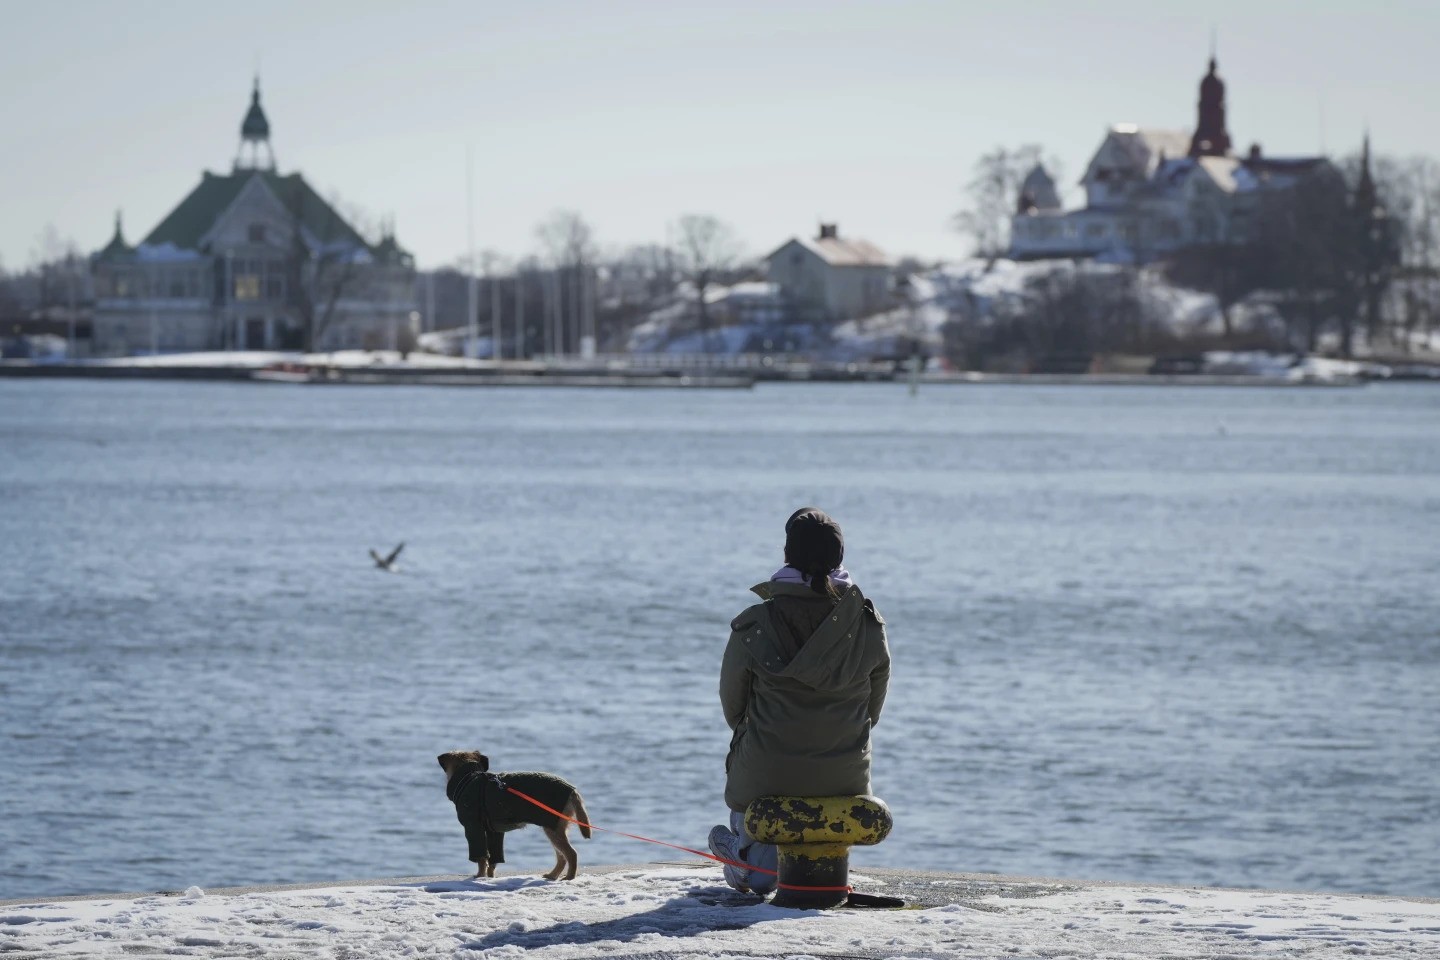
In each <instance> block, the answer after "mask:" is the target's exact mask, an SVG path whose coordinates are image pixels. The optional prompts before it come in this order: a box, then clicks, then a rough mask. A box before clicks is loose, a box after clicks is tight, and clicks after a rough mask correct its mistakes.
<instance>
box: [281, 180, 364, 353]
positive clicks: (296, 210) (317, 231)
mask: <svg viewBox="0 0 1440 960" xmlns="http://www.w3.org/2000/svg"><path fill="white" fill-rule="evenodd" d="M291 189H292V190H293V193H292V194H291V196H290V197H289V198H287V199H288V200H289V202H288V203H287V204H286V208H287V210H289V212H290V238H289V241H290V242H289V249H288V251H287V256H286V261H285V263H286V268H285V283H286V287H287V288H288V294H289V299H290V302H291V304H292V305H293V306H294V307H295V310H296V313H297V315H298V318H299V321H300V339H301V342H302V343H303V344H304V349H305V350H306V352H311V353H313V352H314V351H316V350H317V349H318V348H319V346H320V344H321V343H323V342H324V339H325V334H326V333H327V332H328V331H329V329H330V326H331V324H332V323H333V322H334V320H335V317H336V313H337V308H338V307H339V305H340V301H341V300H342V299H343V298H344V297H345V296H346V294H347V293H353V292H354V290H355V287H356V286H358V284H359V282H360V280H361V277H362V270H361V264H360V261H359V258H358V257H357V256H356V254H358V253H359V252H360V251H359V249H358V247H357V245H356V243H355V239H356V238H355V237H351V236H350V234H351V230H349V229H347V225H346V223H345V221H344V220H343V219H342V218H341V216H340V214H339V213H337V212H336V208H335V204H334V203H325V202H323V201H321V200H320V198H319V197H318V196H316V195H315V194H314V193H313V192H312V191H311V190H310V189H309V188H308V187H307V186H306V185H305V184H304V183H302V182H301V181H300V179H299V178H298V177H297V178H295V182H294V184H293V186H292V188H291ZM336 202H337V203H338V202H340V201H338V200H337V201H336ZM362 242H363V240H362Z"/></svg>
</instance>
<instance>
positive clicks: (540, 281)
mask: <svg viewBox="0 0 1440 960" xmlns="http://www.w3.org/2000/svg"><path fill="white" fill-rule="evenodd" d="M1042 156H1043V151H1041V150H1040V148H1038V147H1034V146H1027V147H1022V148H1020V149H1018V150H1007V149H1004V148H996V149H995V150H993V151H991V152H990V153H987V154H986V155H984V156H983V157H982V158H981V159H980V160H979V161H977V164H976V167H975V171H974V175H973V176H972V178H971V179H970V181H969V182H968V184H967V186H966V187H965V193H966V198H967V201H968V203H967V206H966V208H965V209H964V210H963V211H961V213H959V214H957V215H956V216H955V217H954V218H953V219H954V223H955V225H956V227H957V229H959V230H960V231H961V232H962V233H963V234H964V235H966V236H967V238H968V239H969V240H970V241H971V243H972V245H973V252H974V255H975V256H976V257H979V258H983V259H985V260H989V261H992V262H993V261H998V260H999V259H1001V258H1003V256H1004V253H1005V250H1006V249H1007V247H1008V233H1007V231H1006V228H1005V224H1006V223H1007V222H1008V216H1009V213H1010V212H1011V211H1013V209H1014V204H1015V197H1016V195H1017V192H1018V189H1019V184H1020V182H1021V181H1022V180H1023V178H1024V176H1025V173H1026V172H1028V170H1029V169H1030V167H1031V166H1033V164H1034V162H1035V161H1036V160H1037V159H1041V158H1042ZM1046 165H1047V167H1050V168H1051V170H1052V172H1054V173H1055V175H1056V179H1057V181H1058V180H1059V179H1060V178H1059V176H1058V164H1055V162H1054V160H1053V159H1050V158H1046ZM1338 166H1339V168H1340V170H1341V172H1342V174H1343V176H1344V179H1345V189H1344V190H1343V191H1336V190H1333V189H1326V188H1325V187H1324V186H1323V185H1322V184H1320V183H1308V182H1302V183H1301V184H1300V185H1299V186H1297V188H1296V189H1294V190H1289V191H1276V192H1275V193H1274V194H1273V195H1267V196H1265V197H1264V198H1263V200H1262V202H1261V204H1260V208H1259V210H1258V214H1257V216H1256V217H1255V223H1256V225H1257V229H1255V230H1254V231H1253V232H1252V235H1251V236H1248V237H1246V238H1244V239H1243V240H1238V241H1232V242H1216V243H1213V244H1210V245H1206V246H1196V247H1191V248H1188V249H1186V250H1184V251H1183V252H1181V253H1179V254H1177V255H1172V256H1169V257H1167V258H1165V259H1163V260H1156V261H1154V262H1146V261H1147V259H1148V258H1146V257H1145V256H1144V251H1138V252H1137V253H1138V256H1137V257H1136V259H1137V260H1138V261H1140V262H1139V263H1137V264H1132V265H1129V266H1123V265H1122V266H1114V265H1111V266H1105V267H1101V266H1100V265H1093V266H1094V267H1095V268H1093V269H1089V268H1086V267H1085V265H1083V264H1078V265H1077V264H1074V263H1071V262H1070V261H1064V260H1057V261H1044V262H1043V263H1045V264H1049V265H1051V267H1053V268H1052V269H1039V270H1034V271H1033V272H1032V274H1031V275H1030V276H1029V277H1028V279H1027V280H1026V281H1025V284H1024V289H1023V295H1022V296H1020V297H1017V298H1014V299H1013V300H1011V301H1009V302H1007V303H1005V304H1003V305H998V306H993V305H992V306H987V308H986V309H984V310H979V309H976V308H975V307H974V305H973V303H967V301H966V300H965V299H964V298H957V299H954V300H952V301H950V302H949V303H948V304H947V306H948V307H949V310H950V317H951V319H950V322H949V323H947V324H946V326H945V329H944V331H943V334H944V336H943V339H942V341H941V342H940V343H921V342H920V338H917V341H916V343H914V344H912V345H911V346H910V347H908V348H901V350H900V352H904V350H905V349H912V350H919V351H922V352H928V353H937V352H940V353H944V354H945V355H946V356H947V357H948V358H949V359H950V360H951V361H952V363H953V364H954V365H955V366H957V367H962V368H984V367H986V366H987V365H990V364H993V363H995V362H997V358H1007V357H1008V358H1012V359H1011V360H1008V361H1005V362H1013V358H1014V357H1015V356H1017V355H1019V356H1024V357H1028V358H1029V359H1030V360H1032V361H1033V360H1034V359H1035V358H1043V357H1047V356H1082V355H1091V354H1097V353H1135V354H1157V353H1177V352H1184V351H1187V350H1197V349H1205V348H1231V349H1247V348H1253V349H1268V350H1281V351H1306V352H1316V351H1318V350H1322V349H1325V350H1328V351H1329V352H1333V353H1336V354H1338V355H1340V356H1347V357H1348V356H1352V355H1354V354H1355V353H1356V352H1357V347H1361V346H1363V347H1364V349H1365V351H1366V352H1369V353H1371V354H1376V353H1381V352H1389V353H1392V354H1402V353H1408V352H1409V351H1410V349H1411V348H1412V345H1413V344H1415V343H1417V342H1421V341H1422V340H1423V339H1424V338H1426V337H1428V336H1429V335H1430V334H1431V333H1433V332H1434V331H1435V330H1436V328H1437V322H1436V321H1437V319H1440V162H1437V161H1436V160H1435V159H1434V158H1431V157H1428V156H1419V157H1410V158H1399V157H1394V156H1387V155H1373V156H1372V157H1371V160H1370V169H1371V174H1372V178H1373V181H1374V185H1375V190H1376V198H1377V201H1378V203H1377V208H1378V209H1371V210H1360V209H1358V208H1357V205H1356V203H1355V199H1356V187H1357V186H1358V180H1359V174H1360V168H1361V158H1360V156H1359V155H1358V154H1356V155H1351V156H1349V157H1346V158H1344V159H1343V160H1342V161H1340V162H1339V164H1338ZM332 202H333V203H334V204H335V205H336V206H337V207H338V208H340V209H342V210H343V211H344V215H345V216H346V218H347V219H349V220H350V221H351V222H352V223H353V224H354V225H355V226H356V227H357V229H358V230H359V231H360V232H361V233H362V234H363V235H366V236H367V239H368V238H371V237H373V238H374V239H375V240H378V239H379V235H380V233H381V231H380V230H379V229H378V228H377V225H376V222H375V221H374V220H372V219H371V218H369V217H367V216H366V215H365V213H364V212H363V210H360V209H359V208H357V207H355V205H353V204H348V203H345V202H344V201H343V200H340V199H339V198H334V199H333V200H332ZM857 232H858V233H861V234H863V229H857ZM667 234H668V236H667V237H666V238H665V239H664V240H663V241H656V242H654V243H646V244H637V245H631V246H628V247H623V248H617V247H610V246H606V245H604V244H602V243H601V242H600V241H599V240H598V239H597V237H596V235H595V231H594V230H593V228H592V227H591V226H590V224H589V223H588V222H587V221H586V219H585V218H584V216H583V215H582V214H581V213H579V212H576V211H569V210H565V211H556V212H555V213H553V214H551V215H550V216H549V217H547V218H546V219H545V220H544V221H543V222H541V223H540V224H539V225H538V226H537V228H536V230H535V234H534V245H533V249H534V253H532V254H530V255H527V256H524V257H520V258H505V257H502V256H501V255H499V254H496V253H494V252H491V251H486V252H483V253H480V254H478V255H476V256H475V257H474V258H473V260H472V258H470V257H467V256H461V257H457V258H456V259H455V260H454V261H453V262H452V264H451V265H450V266H445V267H441V268H438V269H434V270H430V271H426V272H422V273H420V274H418V275H417V289H416V299H417V302H419V303H421V304H423V305H425V306H426V307H427V309H429V310H430V316H428V317H427V318H426V322H425V327H426V328H427V329H448V328H458V327H462V326H464V325H466V323H467V322H468V320H469V318H470V316H471V315H472V310H473V312H474V316H475V317H476V319H477V321H478V324H479V326H480V328H481V330H488V329H490V328H491V325H492V323H493V320H494V318H495V317H496V316H497V315H498V316H499V317H501V318H502V319H503V323H505V324H507V325H511V327H512V328H513V329H517V332H516V333H515V337H516V340H517V341H518V342H519V343H521V344H529V345H531V346H530V347H528V348H527V349H528V350H529V352H532V353H533V352H538V349H539V345H540V344H541V343H542V342H547V341H546V337H547V336H550V335H551V332H552V331H551V330H550V328H549V327H548V326H547V325H548V324H550V318H551V317H552V316H555V315H556V314H558V315H560V316H562V317H565V318H573V321H572V320H571V319H567V320H566V321H565V322H563V323H562V324H560V325H558V329H559V330H560V333H559V336H560V337H561V341H562V342H560V343H555V342H553V337H551V340H550V341H548V342H549V345H550V347H551V348H552V349H558V350H560V351H561V352H563V351H565V350H566V349H574V348H575V347H576V346H577V345H578V338H579V336H580V331H581V329H582V322H583V323H585V325H587V326H588V327H589V329H590V330H592V331H593V332H594V335H595V336H596V339H597V342H598V343H599V345H600V348H601V349H602V350H620V349H623V348H624V344H625V343H626V341H627V339H628V336H629V334H630V332H631V331H632V330H633V329H634V328H635V326H636V325H637V324H639V323H641V322H643V321H644V320H646V319H647V318H649V317H650V316H652V315H653V314H655V312H656V311H657V310H661V309H664V308H666V307H674V306H675V305H677V304H688V307H687V308H686V309H682V310H680V311H677V312H675V318H674V320H673V330H672V332H674V333H677V334H683V333H685V332H695V331H699V332H709V331H710V330H713V329H714V328H715V327H716V326H717V325H718V324H722V323H724V322H726V318H725V317H724V316H718V317H717V316H714V315H712V312H711V310H710V309H709V308H708V307H707V297H706V292H707V291H708V290H710V289H711V288H713V287H717V286H729V285H733V284H735V283H739V282H744V281H753V280H764V279H766V272H765V266H764V262H763V261H762V260H760V259H758V257H759V256H760V255H761V254H760V253H757V252H755V251H747V250H745V248H744V246H743V244H742V243H741V242H740V241H739V239H738V235H737V233H736V231H735V230H734V229H733V228H732V227H731V226H730V225H729V224H728V223H726V222H725V221H724V220H722V219H720V218H719V217H716V216H713V215H708V214H691V215H686V216H682V217H679V218H677V220H675V221H674V222H673V223H672V224H671V226H670V228H669V229H668V230H667ZM777 245H778V243H777ZM941 265H942V264H940V263H937V262H934V261H925V260H922V259H921V258H918V257H914V256H902V257H900V258H899V259H898V260H896V261H895V265H894V274H895V280H896V282H895V284H894V285H893V286H894V291H895V292H894V299H893V300H892V306H893V307H894V308H900V307H904V306H905V305H906V296H907V290H908V284H907V283H906V278H908V277H910V276H912V275H914V274H917V273H923V272H925V271H927V270H930V269H934V268H937V267H939V266H941ZM89 270H90V267H89V256H88V255H86V254H84V253H82V252H81V250H80V248H79V246H78V244H76V243H75V242H74V241H73V240H68V239H65V238H62V237H61V236H60V235H59V234H58V232H57V231H56V230H55V228H54V227H53V226H49V227H47V228H46V229H45V230H44V231H43V232H42V233H41V234H40V236H39V237H38V238H37V240H36V242H35V245H34V246H33V248H32V252H31V257H30V262H29V264H28V265H27V266H26V267H25V268H23V269H21V270H18V271H6V269H5V267H4V265H3V264H0V319H3V318H8V317H20V316H48V315H50V314H51V313H53V312H55V311H62V312H63V311H66V310H69V311H71V312H74V311H75V310H76V309H77V308H80V307H83V306H84V305H85V304H86V301H87V298H89V296H90V292H89V291H90V286H89V282H88V277H89ZM1157 282H1160V283H1164V284H1169V285H1173V286H1177V287H1184V288H1189V289H1193V290H1198V291H1201V292H1204V293H1208V294H1211V295H1213V296H1214V298H1215V300H1216V303H1217V305H1218V307H1219V310H1220V314H1221V317H1222V318H1223V331H1222V332H1220V333H1219V334H1216V335H1207V336H1204V337H1190V338H1186V337H1182V336H1177V334H1176V332H1175V330H1174V328H1173V325H1172V324H1168V323H1166V319H1167V318H1166V317H1165V316H1164V315H1163V313H1164V310H1165V305H1164V303H1163V302H1162V301H1158V300H1157V299H1156V298H1154V297H1152V296H1148V295H1147V292H1146V291H1147V287H1152V286H1153V285H1154V284H1155V283H1157ZM472 284H473V286H472ZM472 304H473V306H472ZM1262 308H1263V309H1262ZM1261 314H1263V315H1264V316H1266V317H1268V318H1270V321H1269V322H1265V323H1257V322H1255V320H1254V318H1255V317H1256V316H1257V315H1261ZM582 316H583V317H584V320H583V321H582V320H581V318H582ZM572 334H573V338H572V339H570V340H569V341H568V342H567V338H568V337H572ZM821 340H822V341H823V336H822V337H821ZM811 342H813V340H812V341H811ZM297 346H298V344H297Z"/></svg>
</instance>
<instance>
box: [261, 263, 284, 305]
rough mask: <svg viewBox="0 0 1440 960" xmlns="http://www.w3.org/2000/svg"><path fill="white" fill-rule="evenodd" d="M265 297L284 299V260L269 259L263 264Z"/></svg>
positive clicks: (267, 298)
mask: <svg viewBox="0 0 1440 960" xmlns="http://www.w3.org/2000/svg"><path fill="white" fill-rule="evenodd" d="M265 299H266V300H284V299H285V261H284V260H271V261H269V262H267V263H266V264H265Z"/></svg>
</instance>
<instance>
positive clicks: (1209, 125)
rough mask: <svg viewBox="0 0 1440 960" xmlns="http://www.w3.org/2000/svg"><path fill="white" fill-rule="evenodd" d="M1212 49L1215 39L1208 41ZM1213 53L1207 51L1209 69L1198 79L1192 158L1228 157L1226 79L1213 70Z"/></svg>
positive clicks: (1191, 145)
mask: <svg viewBox="0 0 1440 960" xmlns="http://www.w3.org/2000/svg"><path fill="white" fill-rule="evenodd" d="M1211 44H1212V48H1213V44H1214V40H1213V39H1212V40H1211ZM1215 68H1216V63H1215V53H1214V50H1213V49H1212V50H1211V53H1210V72H1209V73H1207V74H1205V78H1204V79H1203V80H1201V81H1200V110H1199V118H1198V122H1197V123H1196V124H1195V136H1194V137H1193V138H1192V139H1191V140H1190V156H1192V157H1228V156H1229V155H1230V131H1228V130H1226V129H1225V81H1223V80H1221V79H1220V76H1219V74H1217V73H1216V72H1215Z"/></svg>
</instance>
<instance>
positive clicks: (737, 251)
mask: <svg viewBox="0 0 1440 960" xmlns="http://www.w3.org/2000/svg"><path fill="white" fill-rule="evenodd" d="M674 231H675V236H676V256H677V260H678V262H679V266H680V269H681V272H682V273H683V274H684V275H685V277H686V279H688V280H689V281H690V283H691V285H693V286H694V288H695V302H696V306H697V319H698V321H699V326H700V332H701V334H702V335H703V336H704V337H706V338H707V339H708V338H709V335H710V313H709V310H708V309H707V306H706V303H705V292H706V291H707V290H708V289H709V288H710V285H711V284H712V283H714V282H715V279H716V275H717V274H718V273H722V272H724V271H726V270H729V269H731V268H733V267H734V266H735V264H736V262H737V261H738V260H739V259H740V256H741V253H742V248H741V246H740V241H739V240H738V239H737V238H736V236H735V231H733V230H732V229H730V226H729V225H728V224H726V223H725V222H724V221H722V220H720V219H718V218H717V217H712V216H709V215H706V214H693V213H690V214H686V215H685V216H683V217H681V218H680V219H679V220H677V221H676V222H675V224H674Z"/></svg>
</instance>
